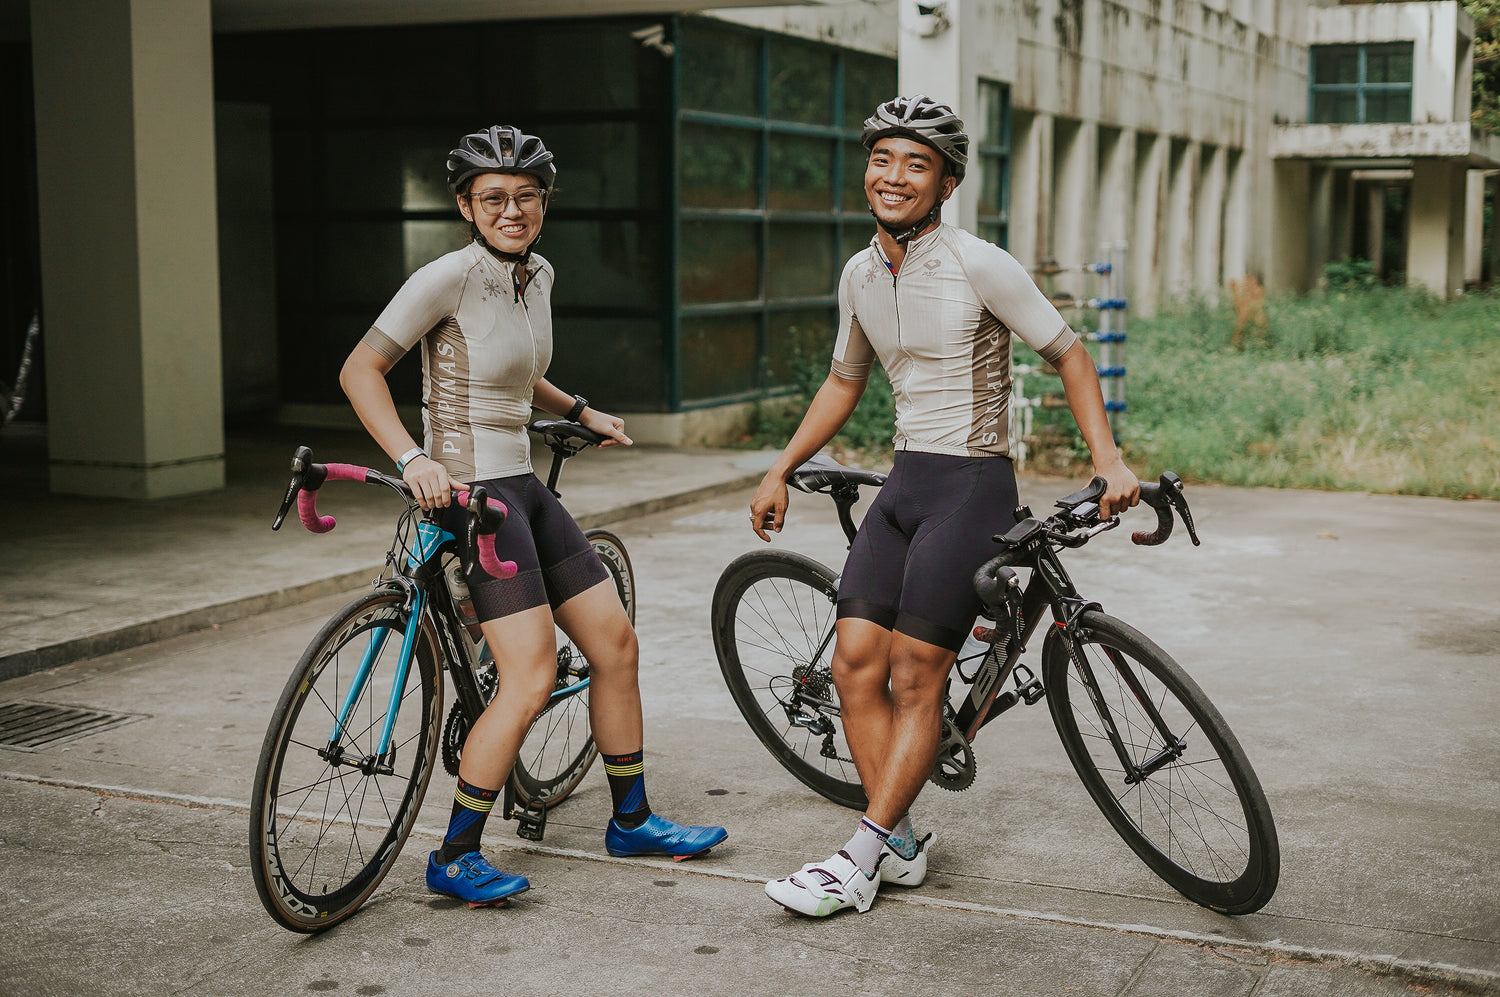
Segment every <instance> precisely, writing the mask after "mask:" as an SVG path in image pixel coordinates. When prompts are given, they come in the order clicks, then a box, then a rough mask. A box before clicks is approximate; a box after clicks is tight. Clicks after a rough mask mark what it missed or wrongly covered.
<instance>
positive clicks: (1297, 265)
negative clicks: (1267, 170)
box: [1266, 159, 1311, 294]
mask: <svg viewBox="0 0 1500 997" xmlns="http://www.w3.org/2000/svg"><path fill="white" fill-rule="evenodd" d="M1272 169H1273V173H1274V175H1275V182H1274V183H1273V184H1272V185H1271V265H1270V267H1269V268H1268V269H1267V271H1266V290H1267V291H1268V292H1270V293H1272V294H1302V293H1304V292H1305V291H1307V289H1308V286H1309V281H1308V266H1307V246H1308V213H1309V212H1308V198H1309V196H1310V194H1311V170H1310V169H1309V167H1308V164H1307V161H1306V160H1300V159H1278V160H1276V161H1275V164H1274V166H1273V168H1272Z"/></svg>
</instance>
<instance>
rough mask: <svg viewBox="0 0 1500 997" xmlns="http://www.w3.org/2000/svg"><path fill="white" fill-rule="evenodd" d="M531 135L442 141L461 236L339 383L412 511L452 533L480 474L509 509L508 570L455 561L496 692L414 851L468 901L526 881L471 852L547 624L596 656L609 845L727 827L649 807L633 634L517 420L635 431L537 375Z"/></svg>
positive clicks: (694, 851) (693, 836)
mask: <svg viewBox="0 0 1500 997" xmlns="http://www.w3.org/2000/svg"><path fill="white" fill-rule="evenodd" d="M552 158H553V157H552V153H551V152H549V151H548V150H547V148H546V147H545V146H544V145H543V144H542V141H541V139H539V138H537V137H536V136H534V135H527V134H524V133H523V132H521V130H520V129H518V128H514V127H506V126H501V125H496V126H493V127H490V128H487V129H485V130H484V131H480V132H475V133H473V134H470V135H466V136H464V138H463V139H462V141H460V143H459V147H458V148H457V149H454V150H453V151H452V152H450V153H449V154H448V162H447V168H448V186H449V189H450V190H451V191H452V192H453V195H454V197H455V198H456V200H457V203H458V210H459V212H460V213H461V214H462V215H463V217H464V219H465V220H466V221H467V222H468V223H469V233H470V236H471V241H470V243H469V244H468V245H467V246H465V247H464V248H463V249H459V250H457V251H455V252H452V253H449V254H447V255H446V256H442V257H440V258H438V259H437V260H434V261H433V262H431V263H429V264H427V265H426V266H424V267H422V268H421V269H420V270H418V271H417V272H416V273H414V274H412V276H411V277H410V279H408V280H407V282H406V284H405V285H404V286H403V287H402V288H401V290H400V291H398V292H397V294H396V296H395V297H394V298H393V299H392V300H391V303H390V304H389V305H387V306H386V308H385V311H383V312H381V314H380V317H379V318H377V319H376V321H375V325H374V327H373V328H371V329H370V331H369V332H368V333H367V334H366V335H365V337H364V339H363V340H361V342H360V343H359V345H358V346H356V347H355V348H354V352H353V353H351V354H350V355H349V359H348V360H347V361H346V362H345V363H344V369H343V372H342V373H341V374H340V377H339V381H340V383H341V384H342V385H343V388H344V392H345V394H347V395H348V396H349V400H350V402H351V403H353V405H354V410H355V412H356V413H358V415H359V418H360V421H361V422H362V423H363V424H364V426H365V428H366V429H367V430H369V432H370V435H371V436H373V437H374V438H375V442H377V443H378V444H380V446H381V448H382V449H383V450H385V452H386V453H387V454H388V455H389V456H390V457H391V458H393V459H394V460H396V466H397V469H398V470H399V471H400V473H401V476H402V478H403V479H404V480H405V481H406V483H407V484H408V485H409V486H411V490H412V494H413V495H414V496H415V497H416V500H417V501H418V502H419V503H420V504H421V506H422V508H423V509H432V508H437V509H440V510H443V511H442V512H441V513H440V515H441V516H442V517H443V523H444V526H445V527H446V528H447V529H449V530H450V531H452V532H455V533H457V532H458V531H460V530H461V529H462V528H463V516H464V511H463V510H462V509H461V508H460V507H458V506H456V505H453V504H451V495H452V491H453V489H454V488H456V487H464V486H465V485H467V484H469V483H475V482H477V483H480V484H483V485H484V487H485V489H486V490H487V491H488V492H489V493H490V494H491V495H493V496H495V497H496V498H498V499H499V500H500V501H502V502H504V503H505V505H506V507H507V508H508V509H509V510H510V514H509V516H508V517H507V518H506V520H505V523H504V525H503V526H502V527H501V528H500V530H499V531H498V533H497V534H496V537H495V550H496V553H497V554H498V556H499V557H500V558H502V559H509V560H513V561H515V562H516V565H517V567H518V568H519V571H518V573H517V574H516V576H515V577H514V578H512V579H508V580H505V581H500V580H497V579H494V578H491V577H490V576H489V575H487V574H486V573H485V572H484V570H483V568H481V567H479V566H477V565H473V564H466V565H465V566H464V567H465V574H466V576H467V579H468V583H469V588H470V590H471V591H472V593H473V598H474V607H475V610H476V612H477V613H478V616H479V619H480V621H481V626H482V629H483V631H484V636H485V639H486V640H487V641H488V642H489V645H490V646H491V647H496V648H504V649H505V653H504V654H503V655H496V667H497V668H498V669H499V678H500V685H499V691H498V693H497V694H496V696H495V698H494V700H493V701H492V702H491V703H490V706H489V708H488V709H486V710H485V712H484V714H483V715H482V716H480V717H479V719H478V720H477V721H476V722H475V724H474V727H473V729H472V730H471V731H470V732H469V736H468V740H467V741H465V743H464V750H463V756H462V759H461V762H460V764H459V772H458V789H457V792H456V793H455V796H454V802H453V812H452V817H451V818H450V822H449V826H448V832H447V834H446V835H445V836H444V839H443V844H442V847H441V848H439V849H438V850H437V851H435V852H433V853H432V855H431V857H430V858H429V860H428V863H427V887H428V889H430V890H432V891H434V892H437V893H444V894H448V895H451V896H455V897H458V898H460V899H462V900H465V901H467V902H468V903H469V904H470V905H471V906H480V905H482V904H492V903H498V902H501V901H503V900H504V899H505V898H507V897H510V896H513V895H514V894H517V893H520V892H521V891H523V890H525V889H527V888H528V887H529V886H530V883H529V882H528V881H527V880H526V878H525V877H523V876H511V875H505V874H504V873H501V872H500V871H499V870H497V869H496V868H495V867H494V866H492V865H490V863H489V862H488V861H486V860H485V858H484V857H483V856H482V855H481V854H480V852H479V839H480V834H481V832H482V830H483V828H484V823H485V819H486V817H487V816H488V814H489V812H490V810H491V809H492V808H493V807H494V804H495V799H496V797H497V796H498V795H499V792H500V788H501V787H502V786H503V785H504V783H505V780H506V778H507V777H508V775H509V774H510V770H511V767H512V766H513V765H514V764H515V761H516V753H517V751H518V750H519V749H520V745H521V741H522V739H523V738H524V737H525V735H526V731H527V728H528V727H530V725H531V723H532V721H533V720H535V719H536V717H537V715H538V714H539V713H540V712H541V711H542V709H543V708H544V707H545V706H546V704H547V701H548V696H549V694H550V693H551V692H552V689H553V684H554V682H555V680H556V677H557V647H556V637H555V631H554V629H553V626H554V624H556V626H559V627H561V628H562V629H563V631H564V632H565V633H567V635H568V636H569V638H571V639H572V640H573V642H574V643H575V644H577V646H578V648H579V650H581V651H582V652H583V654H584V656H585V657H586V658H587V659H588V661H589V663H590V665H591V673H590V674H591V676H592V683H591V687H590V693H589V720H590V723H591V725H592V727H593V734H594V740H595V742H596V743H597V744H598V746H599V751H600V754H601V755H602V756H603V758H604V767H605V773H606V775H607V776H608V779H609V785H610V791H611V794H612V795H613V798H614V813H613V815H612V816H611V818H610V821H609V825H608V827H607V829H606V831H605V836H604V842H605V847H606V849H607V850H608V851H609V853H610V854H611V855H670V856H672V857H674V858H687V857H690V856H693V855H701V854H702V853H703V852H706V851H707V850H708V849H709V848H711V847H713V846H714V845H716V844H718V843H719V842H721V841H723V840H724V838H725V837H726V832H725V830H724V829H723V828H722V827H683V826H682V825H679V824H676V823H673V822H672V821H669V820H667V819H665V818H663V817H660V816H657V815H655V814H653V813H652V811H651V808H650V806H649V804H648V803H647V800H646V792H645V782H644V779H645V777H644V774H643V771H642V741H643V734H642V721H641V697H640V687H639V685H638V682H637V671H636V669H637V662H638V648H637V644H636V636H635V631H634V629H633V628H632V627H631V624H630V620H629V618H628V617H627V616H626V615H625V611H624V608H623V607H622V606H621V605H620V600H619V596H618V595H617V594H616V592H615V588H614V585H613V583H612V582H611V581H610V577H609V573H608V572H607V570H606V569H605V567H604V565H603V563H602V562H600V560H599V557H598V555H596V554H595V553H594V550H593V548H592V547H591V546H590V544H589V542H588V540H587V539H586V538H585V537H584V535H583V532H582V531H581V530H580V529H579V528H578V524H577V523H575V522H574V521H573V518H572V517H571V516H570V515H568V513H567V511H566V510H564V509H563V507H562V506H561V505H560V504H559V503H558V501H557V499H556V498H555V497H554V496H553V495H552V493H551V492H549V491H548V490H547V488H546V486H545V485H544V484H543V483H542V482H541V481H540V480H538V479H537V477H536V475H535V474H533V473H532V468H531V456H530V441H529V439H528V436H527V430H526V420H527V418H528V416H529V415H530V411H531V408H532V406H533V405H534V406H535V407H536V408H538V409H541V410H542V411H545V412H551V413H553V414H555V415H561V416H565V417H566V418H568V419H570V420H573V421H576V422H579V423H581V424H583V425H584V426H585V427H587V428H588V429H591V430H593V431H594V432H596V433H599V434H601V435H603V436H605V437H606V440H605V441H604V443H603V444H601V445H602V446H620V445H626V446H628V445H630V442H631V440H630V438H629V437H628V436H626V435H625V424H624V421H623V420H621V419H619V418H617V417H615V416H612V415H607V414H606V413H604V412H600V411H598V410H597V409H594V408H592V407H591V406H590V405H589V404H588V401H587V400H586V399H584V398H583V397H582V396H580V395H569V394H567V393H565V392H563V391H561V390H560V389H558V388H557V387H555V386H554V385H553V384H552V383H551V382H549V381H548V380H547V379H546V378H545V377H543V374H545V373H546V370H547V365H548V363H549V362H550V361H551V359H552V316H551V303H550V301H551V293H552V281H553V272H552V265H551V264H550V263H548V262H547V261H546V260H545V259H543V258H542V257H541V256H539V255H537V254H536V253H534V252H532V249H533V247H534V246H535V244H536V241H537V236H538V235H539V234H540V232H541V229H542V222H543V219H544V218H545V216H546V212H547V205H548V201H549V199H550V198H551V196H552V193H553V189H554V186H555V183H556V178H557V168H556V167H555V166H554V165H553V162H552ZM418 344H420V345H421V349H422V401H423V405H422V412H423V420H422V421H423V443H422V445H420V446H419V445H418V444H417V443H416V441H415V440H413V439H412V437H411V435H410V434H409V433H408V432H407V430H406V428H405V427H404V426H403V425H402V423H401V420H400V418H399V417H398V416H397V414H396V406H395V403H394V401H393V400H392V398H391V393H390V388H389V386H388V385H387V383H386V374H387V373H388V372H389V371H390V369H391V367H392V366H393V365H394V364H395V363H396V361H398V360H399V359H401V357H402V356H403V355H404V354H405V353H406V352H407V351H409V350H410V349H412V348H413V347H415V346H417V345H418Z"/></svg>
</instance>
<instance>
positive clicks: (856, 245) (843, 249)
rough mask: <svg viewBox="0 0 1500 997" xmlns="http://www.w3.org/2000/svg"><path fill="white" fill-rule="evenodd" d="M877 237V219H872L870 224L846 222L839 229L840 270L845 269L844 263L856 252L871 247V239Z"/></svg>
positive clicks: (861, 251)
mask: <svg viewBox="0 0 1500 997" xmlns="http://www.w3.org/2000/svg"><path fill="white" fill-rule="evenodd" d="M873 238H875V220H874V219H873V218H872V219H870V221H869V223H868V224H864V223H861V224H859V225H851V224H849V223H848V222H845V223H844V224H843V226H841V227H840V229H839V270H840V272H842V271H843V269H844V264H845V263H848V262H849V259H850V258H851V257H852V256H853V255H854V254H855V253H863V252H864V251H865V250H866V249H869V248H870V240H871V239H873Z"/></svg>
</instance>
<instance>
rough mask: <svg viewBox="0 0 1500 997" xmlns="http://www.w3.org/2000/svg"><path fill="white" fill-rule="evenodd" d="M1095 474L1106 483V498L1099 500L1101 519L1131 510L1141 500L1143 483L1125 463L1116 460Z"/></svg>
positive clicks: (1100, 468) (1097, 469)
mask: <svg viewBox="0 0 1500 997" xmlns="http://www.w3.org/2000/svg"><path fill="white" fill-rule="evenodd" d="M1094 473H1095V474H1097V475H1099V477H1101V478H1103V479H1104V481H1105V488H1104V497H1103V498H1101V499H1100V500H1099V518H1100V519H1108V518H1109V517H1110V516H1114V515H1118V514H1120V513H1122V512H1124V511H1125V510H1126V509H1129V508H1131V507H1132V506H1134V505H1135V504H1136V503H1138V502H1140V500H1141V483H1140V482H1139V481H1138V480H1136V476H1135V474H1134V472H1132V471H1131V470H1130V468H1128V467H1126V466H1125V462H1124V461H1123V460H1120V459H1119V458H1116V459H1115V460H1114V461H1113V462H1111V463H1109V464H1106V465H1105V466H1104V467H1099V466H1097V465H1096V466H1095V468H1094Z"/></svg>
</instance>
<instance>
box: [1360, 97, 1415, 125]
mask: <svg viewBox="0 0 1500 997" xmlns="http://www.w3.org/2000/svg"><path fill="white" fill-rule="evenodd" d="M1365 120H1366V121H1395V122H1410V121H1411V91H1410V90H1389V91H1385V92H1381V91H1378V90H1377V91H1366V92H1365Z"/></svg>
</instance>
